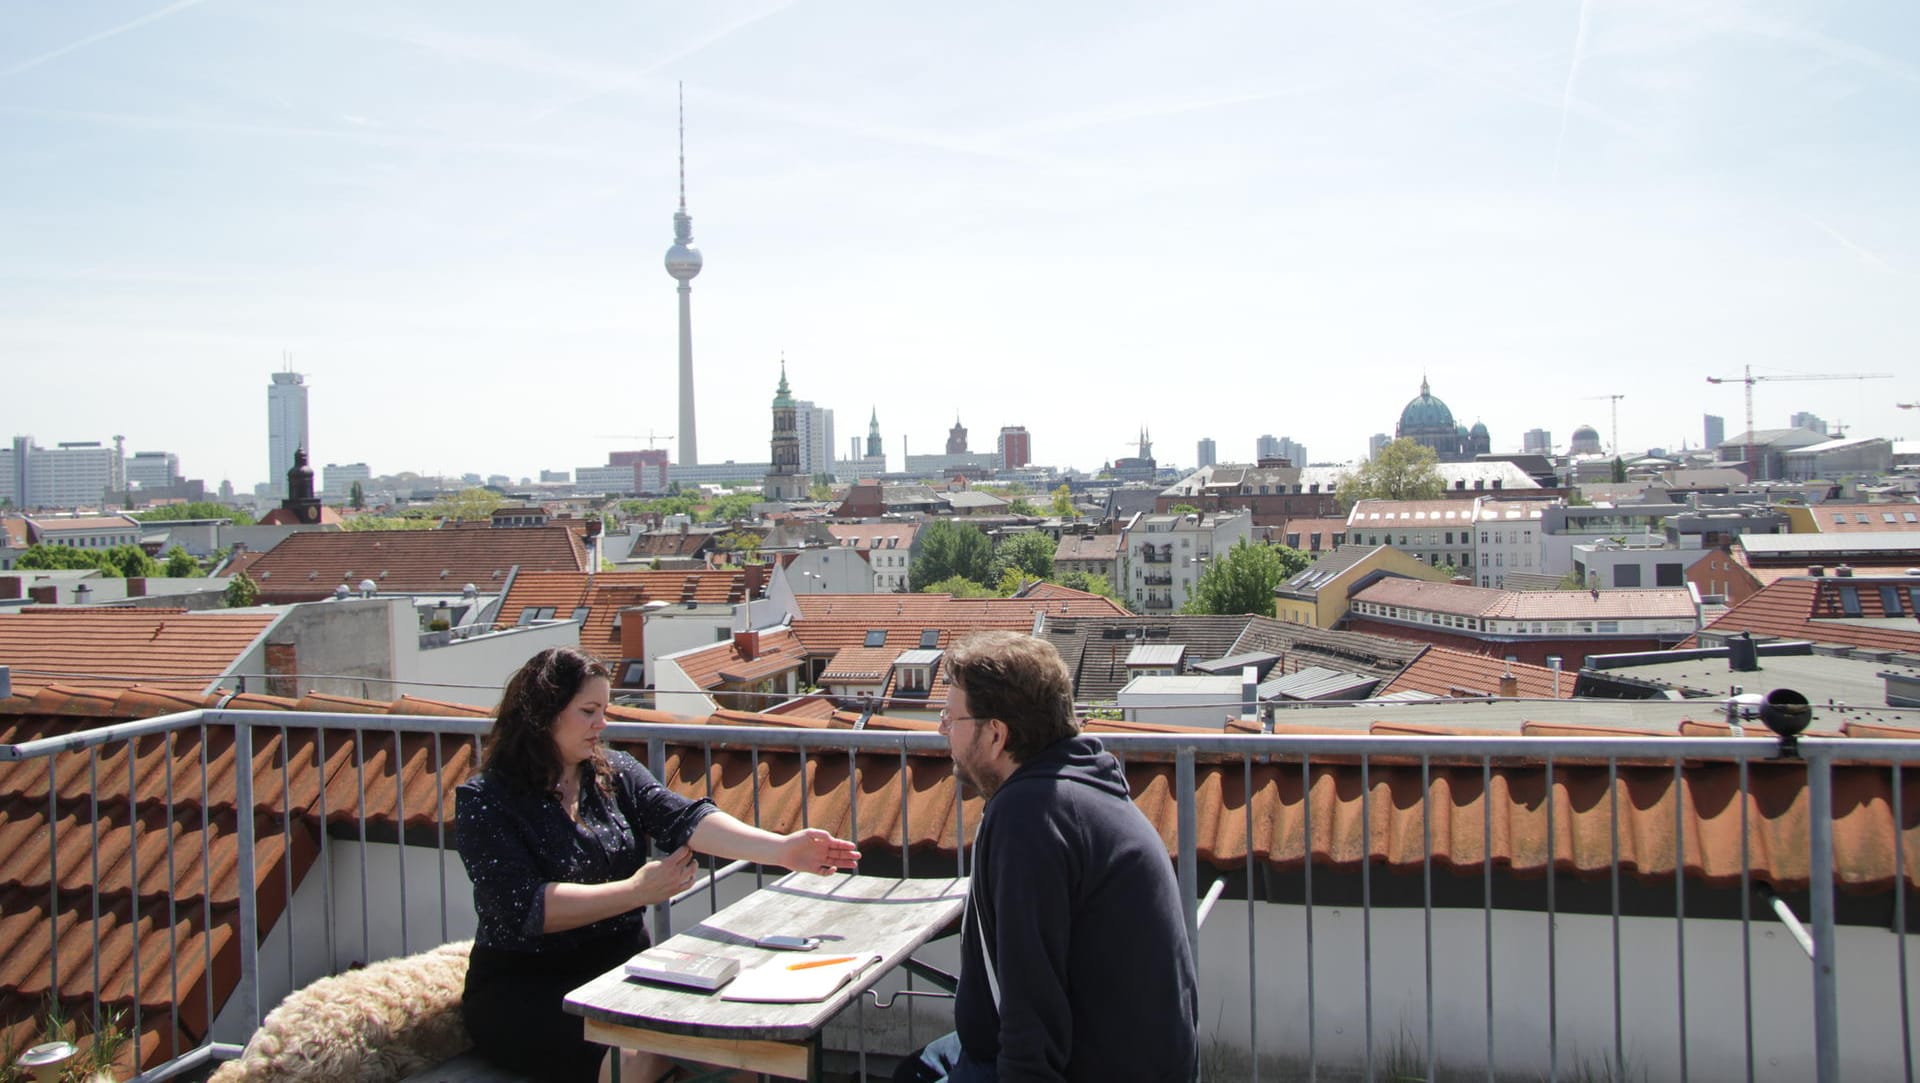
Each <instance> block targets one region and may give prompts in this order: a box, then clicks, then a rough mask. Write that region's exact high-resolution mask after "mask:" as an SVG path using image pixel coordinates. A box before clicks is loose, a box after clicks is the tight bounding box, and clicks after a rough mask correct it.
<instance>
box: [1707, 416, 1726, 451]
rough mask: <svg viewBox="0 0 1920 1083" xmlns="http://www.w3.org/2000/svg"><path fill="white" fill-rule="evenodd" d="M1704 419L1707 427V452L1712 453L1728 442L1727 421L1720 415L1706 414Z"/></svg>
mask: <svg viewBox="0 0 1920 1083" xmlns="http://www.w3.org/2000/svg"><path fill="white" fill-rule="evenodd" d="M1702 419H1703V420H1704V421H1705V422H1706V427H1707V450H1708V451H1712V450H1713V449H1714V448H1717V447H1719V446H1720V445H1721V444H1724V443H1726V442H1727V419H1726V418H1724V417H1721V416H1720V415H1718V414H1704V415H1702Z"/></svg>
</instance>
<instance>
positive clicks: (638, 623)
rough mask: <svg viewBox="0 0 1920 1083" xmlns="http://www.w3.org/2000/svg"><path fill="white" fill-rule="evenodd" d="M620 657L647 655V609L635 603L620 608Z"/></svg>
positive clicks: (629, 657)
mask: <svg viewBox="0 0 1920 1083" xmlns="http://www.w3.org/2000/svg"><path fill="white" fill-rule="evenodd" d="M619 618H620V657H622V658H628V659H632V658H645V657H646V656H647V611H646V610H645V609H644V608H642V607H640V606H637V605H633V606H627V607H625V608H623V609H621V610H620V612H619Z"/></svg>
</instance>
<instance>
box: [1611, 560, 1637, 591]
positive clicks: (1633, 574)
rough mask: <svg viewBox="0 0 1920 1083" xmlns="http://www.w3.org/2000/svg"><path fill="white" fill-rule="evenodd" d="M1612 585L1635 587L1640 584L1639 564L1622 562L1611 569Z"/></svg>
mask: <svg viewBox="0 0 1920 1083" xmlns="http://www.w3.org/2000/svg"><path fill="white" fill-rule="evenodd" d="M1613 585H1614V586H1616V587H1637V586H1639V585H1640V566H1639V565H1638V564H1622V565H1620V566H1619V567H1617V568H1615V569H1613Z"/></svg>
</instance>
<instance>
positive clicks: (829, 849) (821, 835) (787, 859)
mask: <svg viewBox="0 0 1920 1083" xmlns="http://www.w3.org/2000/svg"><path fill="white" fill-rule="evenodd" d="M859 860H860V851H858V850H856V849H854V848H853V843H851V842H848V841H847V840H846V839H836V838H834V837H833V836H832V835H830V834H828V833H827V832H825V831H822V830H820V829H819V828H817V827H809V828H806V829H805V830H802V831H795V832H794V833H793V834H791V835H788V836H786V837H785V838H782V839H781V840H780V857H779V863H780V864H782V865H785V866H786V867H787V868H789V869H792V870H793V871H795V872H814V873H821V874H826V873H831V872H833V870H835V869H851V868H853V867H854V863H855V862H857V861H859Z"/></svg>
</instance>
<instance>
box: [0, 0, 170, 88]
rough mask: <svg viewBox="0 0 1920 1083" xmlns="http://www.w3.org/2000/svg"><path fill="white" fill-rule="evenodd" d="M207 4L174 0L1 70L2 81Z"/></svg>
mask: <svg viewBox="0 0 1920 1083" xmlns="http://www.w3.org/2000/svg"><path fill="white" fill-rule="evenodd" d="M205 2H206V0H174V2H173V3H171V4H168V5H167V6H166V7H163V8H161V9H160V10H158V11H150V12H148V13H147V14H145V15H142V16H140V17H139V18H138V19H132V20H129V21H127V22H124V23H121V24H120V25H119V26H116V27H113V28H112V29H110V30H102V31H100V32H99V33H98V34H89V35H87V36H86V37H84V38H81V39H80V40H79V41H76V42H71V43H69V44H66V45H62V46H61V47H60V48H58V49H55V50H53V51H52V52H50V53H41V54H40V55H39V56H36V57H31V58H29V59H27V60H22V61H21V62H20V63H18V64H15V65H14V66H12V67H10V68H0V79H4V78H6V77H7V76H9V75H18V74H20V73H21V72H23V71H28V70H30V69H33V68H37V67H39V66H40V65H42V64H45V63H46V62H47V61H49V60H58V59H60V58H61V57H63V56H65V55H67V54H68V53H71V52H73V51H74V50H76V49H84V48H86V47H87V46H89V45H92V44H94V43H96V42H102V41H105V40H107V39H108V38H112V37H118V36H120V35H121V34H124V33H126V32H127V31H129V30H134V29H138V28H139V27H142V26H145V25H147V24H148V23H151V22H158V21H159V20H161V19H164V18H166V17H167V16H169V15H173V14H175V13H177V12H181V11H185V10H186V9H187V8H190V7H196V6H198V5H200V4H203V3H205Z"/></svg>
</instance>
